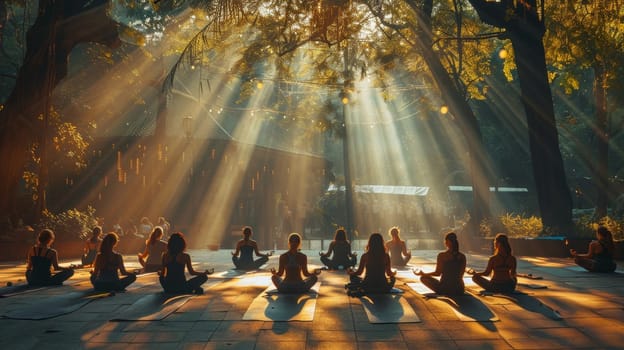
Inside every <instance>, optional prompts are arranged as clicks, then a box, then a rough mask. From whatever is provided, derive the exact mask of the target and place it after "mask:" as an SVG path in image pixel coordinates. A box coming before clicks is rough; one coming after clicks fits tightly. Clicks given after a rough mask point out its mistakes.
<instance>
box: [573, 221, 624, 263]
mask: <svg viewBox="0 0 624 350" xmlns="http://www.w3.org/2000/svg"><path fill="white" fill-rule="evenodd" d="M614 250H615V243H614V242H613V235H612V234H611V231H609V229H608V228H606V227H605V226H599V227H598V229H597V230H596V240H595V241H592V242H591V243H589V248H588V249H587V253H585V254H579V253H577V251H576V250H574V249H570V254H571V255H572V256H573V257H574V262H575V263H576V264H577V265H579V266H581V267H582V268H584V269H586V270H587V271H591V272H613V271H615V269H616V268H617V264H616V263H615V261H613V252H614Z"/></svg>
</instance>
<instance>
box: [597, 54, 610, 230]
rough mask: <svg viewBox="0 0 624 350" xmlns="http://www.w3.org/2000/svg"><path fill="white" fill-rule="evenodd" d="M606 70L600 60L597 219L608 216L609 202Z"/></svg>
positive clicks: (598, 76) (598, 80)
mask: <svg viewBox="0 0 624 350" xmlns="http://www.w3.org/2000/svg"><path fill="white" fill-rule="evenodd" d="M605 79H606V77H605V70H604V68H603V66H602V64H601V63H600V62H596V64H595V65H594V97H595V99H596V128H595V133H596V142H597V145H596V166H595V167H594V182H595V184H596V189H597V198H596V212H595V213H594V216H595V218H596V219H600V218H603V217H605V216H607V207H608V203H609V130H608V127H609V125H608V114H607V95H606V89H605Z"/></svg>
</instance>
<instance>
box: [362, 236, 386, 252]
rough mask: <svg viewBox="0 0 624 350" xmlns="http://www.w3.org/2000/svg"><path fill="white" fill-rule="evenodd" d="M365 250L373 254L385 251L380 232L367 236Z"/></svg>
mask: <svg viewBox="0 0 624 350" xmlns="http://www.w3.org/2000/svg"><path fill="white" fill-rule="evenodd" d="M366 251H367V252H369V253H371V254H374V255H377V254H383V253H385V252H386V246H385V245H384V239H383V236H382V235H381V233H373V234H371V235H370V237H368V244H367V245H366Z"/></svg>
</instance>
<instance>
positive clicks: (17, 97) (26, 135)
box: [0, 0, 120, 216]
mask: <svg viewBox="0 0 624 350" xmlns="http://www.w3.org/2000/svg"><path fill="white" fill-rule="evenodd" d="M82 4H83V2H79V1H76V2H63V1H53V0H48V1H43V0H42V1H41V2H40V5H39V13H38V17H37V19H36V21H35V23H34V24H33V26H32V27H31V28H30V29H29V30H28V35H27V50H26V55H25V57H24V62H23V64H22V67H21V68H20V71H19V73H18V77H17V81H16V84H15V87H14V89H13V92H12V93H11V95H10V96H9V98H8V99H7V102H6V105H5V108H4V110H2V111H0V140H2V141H0V142H1V143H0V145H1V147H0V164H3V167H4V169H3V171H2V172H0V216H1V215H4V216H7V215H9V216H16V215H17V213H18V211H19V208H17V206H16V203H17V196H18V192H19V181H20V178H21V176H22V174H23V171H24V167H25V165H26V162H27V159H28V157H29V156H28V149H29V147H30V145H31V144H32V143H33V142H36V141H37V128H38V126H37V125H38V124H39V123H40V121H39V116H40V115H42V113H43V112H44V103H43V102H44V100H45V98H44V97H45V96H46V94H47V92H48V89H53V88H54V87H55V86H56V85H57V84H58V82H59V81H60V80H61V79H63V78H64V77H65V75H66V74H67V61H68V56H69V53H70V52H71V50H72V49H73V47H74V46H75V45H76V44H78V43H84V42H98V43H102V44H105V45H108V46H116V45H119V43H120V41H119V39H118V35H117V23H115V22H114V21H112V20H111V19H110V18H109V17H108V15H107V13H106V11H107V7H108V1H103V0H100V1H93V2H91V3H89V5H87V6H86V7H83V6H84V5H82ZM50 28H55V30H53V31H51V30H49V29H50ZM55 33H56V35H54V34H55ZM50 47H54V50H53V52H54V55H53V57H49V55H48V53H49V52H50ZM51 60H53V61H54V62H53V64H51V63H52V62H50V61H51ZM47 67H54V72H48V71H47V69H46V68H47ZM46 82H49V84H46Z"/></svg>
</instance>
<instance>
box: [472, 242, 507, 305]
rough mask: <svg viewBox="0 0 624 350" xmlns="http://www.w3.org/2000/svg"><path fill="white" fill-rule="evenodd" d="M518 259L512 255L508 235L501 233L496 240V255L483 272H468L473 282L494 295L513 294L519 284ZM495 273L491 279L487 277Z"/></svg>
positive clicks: (491, 258)
mask: <svg viewBox="0 0 624 350" xmlns="http://www.w3.org/2000/svg"><path fill="white" fill-rule="evenodd" d="M516 265H517V263H516V258H515V257H514V256H513V255H512V254H511V245H509V239H508V238H507V236H506V235H504V234H502V233H499V234H497V235H496V238H494V255H492V256H491V257H490V259H489V260H488V263H487V267H486V268H485V271H483V272H475V271H474V270H472V269H471V270H468V274H471V275H472V280H473V281H474V282H475V283H476V284H478V285H479V286H480V287H481V288H483V289H485V290H486V291H488V292H494V293H511V292H513V291H514V289H516V284H517V283H518V281H517V278H516ZM492 272H493V273H494V275H493V276H492V278H491V279H489V280H488V279H487V278H485V277H487V276H489V275H490V274H491V273H492Z"/></svg>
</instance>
